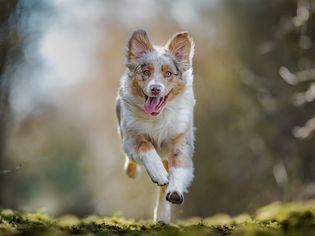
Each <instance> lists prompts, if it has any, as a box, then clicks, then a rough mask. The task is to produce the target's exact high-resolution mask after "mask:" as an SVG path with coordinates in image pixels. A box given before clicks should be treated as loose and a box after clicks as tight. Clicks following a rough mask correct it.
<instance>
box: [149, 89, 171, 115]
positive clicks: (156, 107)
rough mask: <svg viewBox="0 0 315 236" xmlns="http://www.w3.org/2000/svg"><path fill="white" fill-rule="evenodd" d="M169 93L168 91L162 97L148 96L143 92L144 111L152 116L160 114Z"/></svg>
mask: <svg viewBox="0 0 315 236" xmlns="http://www.w3.org/2000/svg"><path fill="white" fill-rule="evenodd" d="M169 94H170V93H168V94H167V95H166V96H164V97H149V96H147V95H146V94H144V97H145V101H144V112H145V113H147V114H150V115H152V116H157V115H158V114H160V112H161V111H162V109H163V107H164V105H165V103H166V100H167V98H168V95H169Z"/></svg>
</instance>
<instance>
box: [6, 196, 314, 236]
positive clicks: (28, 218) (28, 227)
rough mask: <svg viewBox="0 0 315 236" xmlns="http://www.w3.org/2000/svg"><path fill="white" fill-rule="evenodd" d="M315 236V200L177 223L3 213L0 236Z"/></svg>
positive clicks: (7, 211)
mask: <svg viewBox="0 0 315 236" xmlns="http://www.w3.org/2000/svg"><path fill="white" fill-rule="evenodd" d="M20 233H24V234H25V233H27V234H33V235H36V234H37V235H38V234H40V235H43V234H45V235H73V234H79V235H213V236H220V235H235V236H237V235H245V236H252V235H257V236H258V235H259V236H269V235H270V236H278V235H279V236H280V235H314V234H315V201H309V202H304V203H300V202H292V203H280V202H276V203H272V204H270V205H268V206H265V207H262V208H260V209H258V210H257V211H256V213H255V214H254V215H252V216H250V215H248V214H241V215H238V216H235V217H230V216H228V215H226V214H218V215H215V216H212V217H208V218H199V217H195V218H190V219H186V220H181V221H178V222H177V223H176V224H171V225H165V224H163V223H158V224H154V223H153V222H152V221H148V220H139V221H135V220H134V219H125V218H124V217H122V215H121V213H120V212H119V213H115V214H114V215H113V216H111V217H101V216H96V215H91V216H88V217H86V218H83V219H79V218H78V217H76V216H74V215H64V216H62V217H59V218H52V217H49V216H48V215H46V214H45V213H44V212H43V211H42V210H39V211H37V212H35V213H27V212H19V211H12V210H1V211H0V235H2V234H5V235H6V234H20Z"/></svg>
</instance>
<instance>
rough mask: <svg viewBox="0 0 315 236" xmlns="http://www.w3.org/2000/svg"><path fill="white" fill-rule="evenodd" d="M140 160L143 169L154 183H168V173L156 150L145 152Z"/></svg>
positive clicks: (162, 184) (161, 184)
mask: <svg viewBox="0 0 315 236" xmlns="http://www.w3.org/2000/svg"><path fill="white" fill-rule="evenodd" d="M142 160H143V164H144V167H145V169H146V170H147V172H148V174H149V176H150V178H151V179H152V181H153V182H154V183H156V184H157V185H160V186H164V185H167V184H168V173H167V171H166V169H165V167H164V165H163V163H162V160H161V158H160V157H159V155H158V154H157V153H156V151H150V152H147V153H146V155H145V156H144V157H143V159H142Z"/></svg>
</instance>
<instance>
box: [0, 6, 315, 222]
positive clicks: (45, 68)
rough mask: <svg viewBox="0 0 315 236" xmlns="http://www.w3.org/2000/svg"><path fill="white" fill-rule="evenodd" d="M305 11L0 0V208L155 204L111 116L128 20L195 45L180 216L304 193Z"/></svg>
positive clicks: (314, 71) (309, 147) (309, 134)
mask: <svg viewBox="0 0 315 236" xmlns="http://www.w3.org/2000/svg"><path fill="white" fill-rule="evenodd" d="M314 11H315V2H314V1H311V0H265V1H260V0H250V1H249V0H248V1H246V0H233V1H228V0H212V1H207V0H196V1H189V0H173V1H154V0H133V1H131V0H121V1H105V0H91V1H85V0H68V1H63V0H44V1H42V0H32V1H29V0H1V1H0V75H1V77H0V83H1V88H0V89H1V93H0V95H1V97H0V98H1V104H0V207H1V208H13V209H19V210H27V211H35V210H36V209H39V208H42V209H44V210H45V211H46V212H48V213H50V214H53V215H61V214H65V213H73V214H77V215H79V216H84V215H87V214H93V213H96V214H104V215H109V214H112V213H113V212H117V211H122V212H123V214H124V215H125V216H127V217H136V218H150V217H151V216H152V209H153V206H154V202H155V195H156V193H155V192H156V186H155V185H154V184H152V182H151V180H150V179H149V177H148V176H147V174H146V173H145V172H144V171H143V172H142V174H141V176H139V177H138V178H137V179H135V180H132V179H129V178H127V177H126V176H125V174H124V172H123V170H122V167H123V163H124V155H123V152H122V149H121V143H120V138H119V135H118V133H117V128H116V117H115V115H114V101H115V96H116V94H117V89H118V86H119V79H120V76H121V74H122V72H123V70H124V54H123V53H124V48H125V44H126V41H127V39H128V37H129V36H130V34H131V33H132V32H133V31H134V30H136V29H139V28H142V29H146V30H147V31H148V33H149V35H150V37H151V39H152V40H153V41H154V42H155V43H157V44H164V43H165V42H166V41H167V40H168V38H169V37H170V36H171V35H172V34H173V33H175V32H177V31H182V30H188V31H190V33H191V34H192V36H193V38H194V40H195V43H196V53H195V58H194V73H195V94H196V99H197V104H196V109H195V126H196V127H197V131H196V138H197V141H196V153H195V156H194V162H195V180H194V182H193V185H192V186H191V188H190V192H189V194H187V195H186V199H185V203H184V205H183V206H182V207H176V209H175V212H176V214H177V216H178V217H180V218H182V217H189V216H209V215H212V214H215V213H218V212H226V213H229V214H232V215H235V214H238V213H240V212H244V211H247V212H249V213H250V212H253V211H254V210H255V209H256V208H257V207H259V206H262V205H264V204H267V203H270V202H273V201H292V200H294V201H302V200H305V199H309V198H314V196H315V182H314V181H315V159H314V152H315V145H314V138H313V131H314V129H315V118H314V117H313V114H314V103H313V101H314V99H315V84H314V83H313V80H315V53H314V52H315V45H314V43H313V41H314V40H315V15H314ZM7 170H12V172H10V171H7ZM7 172H9V173H7Z"/></svg>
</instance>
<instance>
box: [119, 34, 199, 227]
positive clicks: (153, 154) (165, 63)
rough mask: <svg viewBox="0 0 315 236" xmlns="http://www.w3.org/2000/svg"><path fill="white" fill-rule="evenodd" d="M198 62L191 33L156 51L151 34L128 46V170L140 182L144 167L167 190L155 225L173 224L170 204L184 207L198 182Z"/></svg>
mask: <svg viewBox="0 0 315 236" xmlns="http://www.w3.org/2000/svg"><path fill="white" fill-rule="evenodd" d="M193 56H194V41H193V39H192V38H191V37H190V35H189V33H188V32H180V33H176V34H175V35H173V37H171V38H170V40H169V41H168V42H167V43H166V44H165V45H164V46H156V45H154V44H153V43H152V42H151V41H150V39H149V37H148V35H147V33H146V32H145V31H143V30H137V31H135V32H134V33H133V34H132V36H131V37H130V39H129V41H128V43H127V48H126V69H125V72H124V74H123V76H122V77H121V84H120V89H119V95H118V97H117V100H116V113H117V118H118V123H119V130H120V134H121V138H122V143H123V149H124V151H125V153H126V162H125V166H124V167H125V168H124V169H125V172H126V174H127V175H128V176H129V177H131V178H134V177H136V175H137V174H138V173H139V171H140V166H139V164H142V165H144V167H145V169H146V171H147V173H148V175H149V176H150V178H151V179H152V181H153V182H154V183H156V184H157V185H159V186H161V187H159V191H158V199H157V204H156V207H155V209H154V221H155V222H157V221H163V222H165V223H169V222H170V211H171V209H170V208H171V205H170V204H171V203H173V204H182V203H183V201H184V193H185V192H187V188H188V187H189V186H190V184H191V182H192V180H193V177H194V174H193V161H192V157H193V152H194V127H193V117H194V115H193V111H194V105H195V98H194V93H193V69H192V58H193ZM160 208H162V210H161V209H160Z"/></svg>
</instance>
